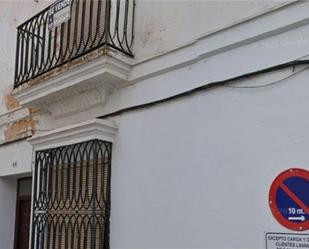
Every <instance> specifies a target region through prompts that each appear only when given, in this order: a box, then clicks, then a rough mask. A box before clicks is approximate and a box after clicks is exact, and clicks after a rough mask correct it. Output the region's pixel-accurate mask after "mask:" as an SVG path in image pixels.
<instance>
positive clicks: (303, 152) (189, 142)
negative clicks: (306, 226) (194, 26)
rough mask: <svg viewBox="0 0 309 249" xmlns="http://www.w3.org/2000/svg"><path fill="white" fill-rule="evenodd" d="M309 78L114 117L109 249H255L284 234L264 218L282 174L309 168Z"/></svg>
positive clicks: (212, 93)
mask: <svg viewBox="0 0 309 249" xmlns="http://www.w3.org/2000/svg"><path fill="white" fill-rule="evenodd" d="M222 70H223V69H222ZM291 72H292V71H291V69H289V70H285V71H283V72H280V73H273V74H269V75H268V76H264V77H258V78H256V79H252V80H246V81H243V82H241V84H242V85H260V84H265V83H267V82H269V83H270V82H273V81H275V80H278V79H280V78H283V77H286V76H287V75H288V74H290V73H291ZM308 76H309V71H308V70H306V71H303V72H302V73H299V74H298V75H297V76H296V77H295V78H291V79H289V80H285V81H283V82H282V83H280V84H278V85H276V86H273V87H268V88H262V89H247V90H245V89H231V88H224V87H219V88H217V89H213V90H210V91H205V92H203V93H199V94H195V95H193V96H191V97H186V98H183V99H181V100H177V101H175V102H172V103H167V104H162V105H160V106H156V107H153V108H149V109H145V110H141V111H136V112H132V113H128V114H123V115H121V117H119V118H118V120H117V121H118V125H119V132H118V135H117V137H116V142H115V144H114V146H113V161H112V169H113V170H112V215H111V247H112V248H207V249H214V248H221V249H223V248H224V249H235V248H237V249H248V248H256V249H257V248H259V249H262V248H265V239H264V236H265V233H266V232H288V230H287V229H284V228H283V227H282V226H281V225H279V224H278V223H277V222H276V221H275V219H274V218H273V217H272V215H271V212H270V209H269V207H268V191H269V187H270V184H271V182H272V180H273V179H274V178H275V177H276V176H277V175H278V174H279V173H280V172H281V171H283V170H286V169H288V168H290V167H294V166H297V167H301V168H305V169H309V166H308V165H309V158H308V146H309V135H308V127H309V119H308V114H309V112H308V108H307V106H308V105H309V93H308V92H309V85H308ZM192 80H194V76H192Z"/></svg>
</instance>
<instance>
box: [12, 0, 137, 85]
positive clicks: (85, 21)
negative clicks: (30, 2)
mask: <svg viewBox="0 0 309 249" xmlns="http://www.w3.org/2000/svg"><path fill="white" fill-rule="evenodd" d="M134 9H135V0H73V2H72V6H71V17H70V19H69V20H68V21H67V22H64V23H62V24H61V25H60V26H56V27H54V28H53V29H52V30H49V29H48V10H49V7H47V8H46V9H44V10H43V11H41V12H39V13H38V14H37V15H35V16H33V17H32V18H31V19H29V20H28V21H26V22H24V23H23V24H21V25H20V26H18V27H17V43H16V60H15V82H14V87H15V88H16V87H18V86H20V85H22V84H23V83H25V82H27V81H29V80H31V79H34V78H36V77H38V76H40V75H42V74H44V73H46V72H48V71H50V70H52V69H54V68H56V67H59V66H62V65H64V64H66V63H68V62H70V61H72V60H75V59H77V58H79V57H80V56H83V55H85V54H87V53H89V52H91V51H93V50H95V49H98V48H100V47H111V48H113V49H115V50H117V51H119V52H121V53H124V54H126V55H128V56H131V57H132V56H133V53H132V50H131V49H132V44H133V39H134Z"/></svg>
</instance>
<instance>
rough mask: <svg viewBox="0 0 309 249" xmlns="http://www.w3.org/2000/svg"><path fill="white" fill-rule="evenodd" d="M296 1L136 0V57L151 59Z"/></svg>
mask: <svg viewBox="0 0 309 249" xmlns="http://www.w3.org/2000/svg"><path fill="white" fill-rule="evenodd" d="M288 2H293V1H284V0H281V1H188V0H180V1H159V0H156V1H147V0H146V1H145V0H137V1H136V18H135V35H136V36H135V41H134V52H135V57H136V58H137V59H138V60H139V59H141V58H145V57H150V56H153V55H156V54H159V53H162V52H166V51H167V50H170V49H174V48H176V47H178V46H180V45H183V44H185V43H188V42H190V41H192V40H193V39H196V38H198V37H200V36H201V35H205V34H211V33H214V32H216V31H218V30H220V29H224V28H226V27H228V26H231V25H233V24H236V23H239V22H243V21H245V20H247V19H250V18H253V17H255V16H257V15H261V14H263V13H265V12H268V11H269V10H271V9H275V8H278V7H280V6H282V5H284V4H286V3H288Z"/></svg>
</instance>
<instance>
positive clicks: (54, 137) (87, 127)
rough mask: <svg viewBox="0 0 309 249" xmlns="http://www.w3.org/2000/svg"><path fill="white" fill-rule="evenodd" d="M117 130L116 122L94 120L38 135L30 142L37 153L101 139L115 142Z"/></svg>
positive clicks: (30, 139)
mask: <svg viewBox="0 0 309 249" xmlns="http://www.w3.org/2000/svg"><path fill="white" fill-rule="evenodd" d="M116 132H117V128H116V125H115V124H114V122H111V121H107V120H101V119H92V120H88V121H85V122H81V123H77V124H73V125H68V126H64V127H61V128H57V129H54V130H51V131H47V132H42V133H38V134H37V135H35V136H33V137H32V138H29V139H28V141H29V142H30V144H31V145H32V146H33V147H34V150H35V151H38V150H44V149H49V148H55V147H59V146H64V145H70V144H76V143H80V142H84V141H88V140H93V139H100V140H103V141H108V142H114V137H115V135H116Z"/></svg>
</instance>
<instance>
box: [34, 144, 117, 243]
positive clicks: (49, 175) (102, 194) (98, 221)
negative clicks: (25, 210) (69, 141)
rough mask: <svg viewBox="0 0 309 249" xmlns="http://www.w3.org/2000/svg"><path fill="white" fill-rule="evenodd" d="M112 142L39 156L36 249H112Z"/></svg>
mask: <svg viewBox="0 0 309 249" xmlns="http://www.w3.org/2000/svg"><path fill="white" fill-rule="evenodd" d="M110 160H111V143H109V142H104V141H101V140H92V141H88V142H83V143H79V144H74V145H69V146H63V147H58V148H53V149H47V150H43V151H38V152H36V159H35V169H34V176H33V179H34V193H33V200H34V202H33V215H32V235H31V248H32V249H51V248H53V249H55V248H56V249H103V248H104V249H105V248H109V217H110V171H111V165H110Z"/></svg>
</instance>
